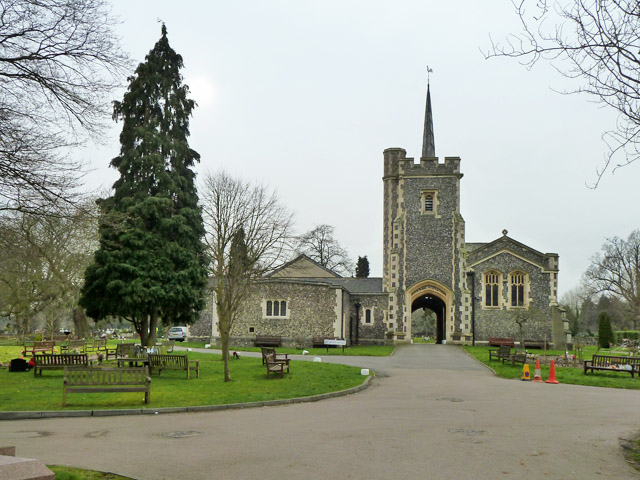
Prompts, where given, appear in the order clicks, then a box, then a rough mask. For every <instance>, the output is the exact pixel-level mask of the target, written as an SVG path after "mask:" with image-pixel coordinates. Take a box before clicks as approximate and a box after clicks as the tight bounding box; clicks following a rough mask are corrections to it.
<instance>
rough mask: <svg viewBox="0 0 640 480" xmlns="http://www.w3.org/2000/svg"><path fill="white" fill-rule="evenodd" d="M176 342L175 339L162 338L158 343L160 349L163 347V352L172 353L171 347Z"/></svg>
mask: <svg viewBox="0 0 640 480" xmlns="http://www.w3.org/2000/svg"><path fill="white" fill-rule="evenodd" d="M175 344H176V341H175V340H162V342H160V345H158V346H159V347H160V348H161V349H164V353H173V347H174V345H175Z"/></svg>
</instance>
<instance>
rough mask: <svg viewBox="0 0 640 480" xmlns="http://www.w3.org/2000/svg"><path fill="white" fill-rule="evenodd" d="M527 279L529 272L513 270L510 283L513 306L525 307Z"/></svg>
mask: <svg viewBox="0 0 640 480" xmlns="http://www.w3.org/2000/svg"><path fill="white" fill-rule="evenodd" d="M526 280H527V274H526V273H523V272H513V273H511V275H510V276H509V284H510V287H511V306H512V307H524V306H525V302H524V286H525V283H526Z"/></svg>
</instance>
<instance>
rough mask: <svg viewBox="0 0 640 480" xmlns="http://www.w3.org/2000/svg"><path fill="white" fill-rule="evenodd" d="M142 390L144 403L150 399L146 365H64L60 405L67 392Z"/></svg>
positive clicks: (64, 401)
mask: <svg viewBox="0 0 640 480" xmlns="http://www.w3.org/2000/svg"><path fill="white" fill-rule="evenodd" d="M111 392H144V403H149V402H150V400H151V378H149V371H148V369H147V367H142V368H139V367H135V368H90V367H89V368H77V367H65V369H64V383H63V388H62V406H63V407H65V406H66V405H67V393H111Z"/></svg>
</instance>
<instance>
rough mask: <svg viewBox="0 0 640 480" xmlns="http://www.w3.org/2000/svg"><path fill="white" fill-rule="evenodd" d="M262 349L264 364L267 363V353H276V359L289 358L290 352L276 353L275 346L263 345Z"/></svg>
mask: <svg viewBox="0 0 640 480" xmlns="http://www.w3.org/2000/svg"><path fill="white" fill-rule="evenodd" d="M260 350H261V351H262V364H263V365H264V364H265V357H266V356H267V355H270V354H272V353H273V354H274V355H275V356H276V360H288V359H289V354H288V353H276V349H275V348H271V347H262V348H260Z"/></svg>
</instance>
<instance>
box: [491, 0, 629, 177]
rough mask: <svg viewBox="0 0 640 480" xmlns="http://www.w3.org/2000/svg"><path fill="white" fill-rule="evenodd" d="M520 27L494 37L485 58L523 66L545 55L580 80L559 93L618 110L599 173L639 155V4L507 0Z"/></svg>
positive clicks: (603, 0) (612, 0) (605, 136)
mask: <svg viewBox="0 0 640 480" xmlns="http://www.w3.org/2000/svg"><path fill="white" fill-rule="evenodd" d="M512 4H513V6H514V8H515V11H516V14H517V15H518V17H519V19H520V23H521V28H522V29H521V32H520V33H519V34H516V35H511V36H509V37H508V38H507V39H505V41H504V42H502V43H500V42H494V41H493V40H491V46H490V47H489V49H488V50H487V51H486V52H485V57H486V58H492V57H510V58H518V59H520V60H521V61H522V63H523V64H524V65H526V66H527V68H532V67H533V66H534V65H535V64H536V63H537V62H539V61H541V60H544V61H549V62H550V63H551V65H553V67H554V68H555V69H556V70H557V71H558V72H559V73H560V74H561V75H563V76H565V77H567V78H572V79H578V80H580V81H581V82H582V84H581V85H580V86H578V87H576V88H575V89H574V90H571V91H565V92H563V93H567V94H569V93H586V94H588V95H591V96H593V97H595V98H596V99H597V101H598V102H599V103H601V104H602V105H604V106H605V107H607V108H612V109H614V110H615V111H616V112H617V113H618V119H617V122H616V125H615V127H614V128H612V129H611V130H609V131H607V132H605V133H604V134H603V139H604V141H605V143H606V145H607V146H608V153H607V155H606V157H605V160H604V164H603V165H601V166H600V167H597V168H596V176H597V178H596V181H595V183H594V185H593V187H594V188H595V187H597V185H598V183H599V182H600V180H601V179H602V176H603V175H604V173H605V172H606V171H607V170H609V169H611V171H612V172H614V171H615V170H616V169H617V168H620V167H623V166H625V165H628V164H630V163H632V162H634V161H636V160H637V159H638V158H639V157H640V137H639V135H640V10H639V9H638V2H637V0H535V1H534V0H512Z"/></svg>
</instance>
